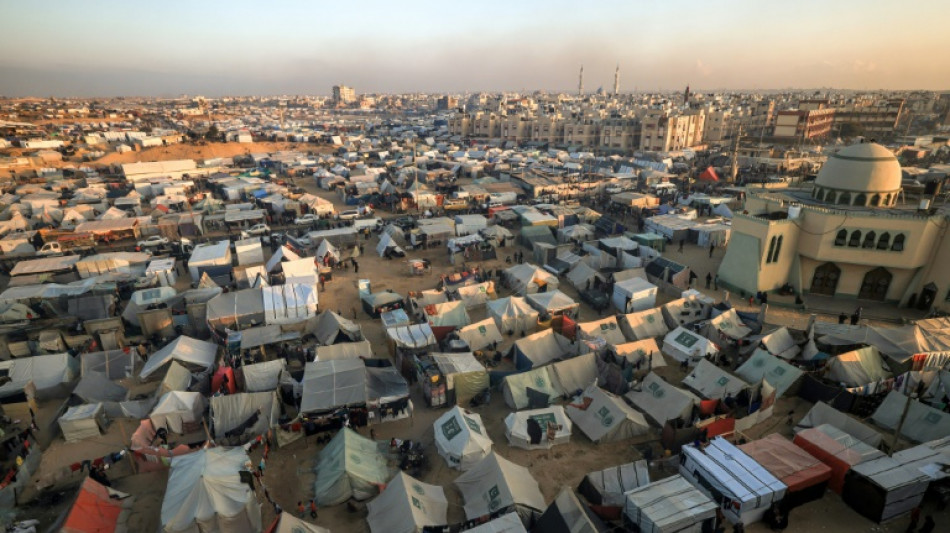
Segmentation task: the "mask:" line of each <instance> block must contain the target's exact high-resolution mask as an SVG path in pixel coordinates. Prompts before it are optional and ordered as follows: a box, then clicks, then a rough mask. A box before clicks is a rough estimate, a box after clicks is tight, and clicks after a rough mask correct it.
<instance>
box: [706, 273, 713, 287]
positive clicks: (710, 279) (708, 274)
mask: <svg viewBox="0 0 950 533" xmlns="http://www.w3.org/2000/svg"><path fill="white" fill-rule="evenodd" d="M712 278H713V275H712V272H707V273H706V288H707V289H708V288H709V285H711V284H712Z"/></svg>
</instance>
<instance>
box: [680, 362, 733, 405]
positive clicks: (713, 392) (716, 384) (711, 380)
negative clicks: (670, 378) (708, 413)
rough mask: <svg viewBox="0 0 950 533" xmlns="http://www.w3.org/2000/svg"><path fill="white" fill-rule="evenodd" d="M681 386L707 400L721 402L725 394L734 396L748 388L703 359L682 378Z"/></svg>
mask: <svg viewBox="0 0 950 533" xmlns="http://www.w3.org/2000/svg"><path fill="white" fill-rule="evenodd" d="M683 385H684V386H686V387H689V388H690V389H692V390H694V391H696V393H698V394H699V395H700V396H702V397H703V398H706V399H708V400H713V399H719V400H721V399H723V398H725V397H726V395H727V394H732V395H733V396H736V395H737V394H739V391H741V390H742V389H745V388H748V387H749V384H748V383H746V382H745V381H742V380H741V379H739V378H737V377H736V376H733V375H732V374H730V373H728V372H726V371H725V370H723V369H721V368H719V367H718V366H716V365H714V364H712V363H710V362H709V361H707V360H705V359H702V360H701V361H699V364H697V365H696V367H695V368H693V369H692V371H690V373H689V374H687V375H686V377H685V378H683Z"/></svg>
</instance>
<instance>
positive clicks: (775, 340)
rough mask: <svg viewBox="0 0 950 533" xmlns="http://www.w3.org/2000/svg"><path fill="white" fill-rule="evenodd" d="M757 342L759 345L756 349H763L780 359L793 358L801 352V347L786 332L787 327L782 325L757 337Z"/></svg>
mask: <svg viewBox="0 0 950 533" xmlns="http://www.w3.org/2000/svg"><path fill="white" fill-rule="evenodd" d="M759 344H760V346H761V347H760V348H758V349H760V350H761V349H764V350H765V351H767V352H769V353H770V354H772V355H774V356H776V357H781V358H782V359H793V358H794V357H795V356H796V355H798V354H799V353H800V352H801V348H799V346H798V345H797V344H796V343H795V339H793V338H792V335H791V334H790V333H789V332H788V328H786V327H784V326H782V327H780V328H778V329H777V330H775V331H773V332H771V333H769V334H767V335H765V336H763V337H762V338H761V339H759Z"/></svg>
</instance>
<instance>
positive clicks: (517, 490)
mask: <svg viewBox="0 0 950 533" xmlns="http://www.w3.org/2000/svg"><path fill="white" fill-rule="evenodd" d="M455 486H456V487H458V489H459V492H461V493H462V498H463V499H464V500H465V516H466V518H469V519H472V518H478V517H480V516H484V515H488V514H491V513H492V512H493V511H496V510H498V509H502V508H504V507H508V506H509V505H520V506H524V507H527V508H529V509H534V510H537V511H543V510H544V508H545V507H546V505H545V503H544V496H543V495H542V494H541V489H540V488H539V487H538V482H537V481H535V479H534V477H533V476H532V475H531V472H530V471H529V470H528V469H527V468H525V467H523V466H520V465H517V464H515V463H512V462H511V461H509V460H507V459H505V458H504V457H501V456H500V455H498V454H497V453H495V452H492V453H491V454H489V455H488V456H487V457H485V458H484V459H482V460H481V461H479V462H478V463H477V464H475V465H473V466H472V468H471V469H470V470H469V471H467V472H465V473H464V474H462V475H461V476H459V477H457V478H456V479H455Z"/></svg>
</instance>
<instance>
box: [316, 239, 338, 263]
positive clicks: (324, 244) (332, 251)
mask: <svg viewBox="0 0 950 533" xmlns="http://www.w3.org/2000/svg"><path fill="white" fill-rule="evenodd" d="M328 255H329V256H330V257H332V258H333V259H335V260H337V261H339V260H340V250H339V249H338V248H337V247H336V246H333V243H332V242H330V241H328V240H327V239H323V240H322V241H320V244H319V245H317V253H316V254H315V255H314V257H316V258H317V259H319V260H320V262H321V263H322V262H323V261H324V258H325V257H326V256H328Z"/></svg>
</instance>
